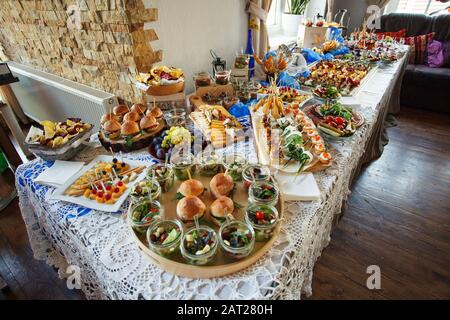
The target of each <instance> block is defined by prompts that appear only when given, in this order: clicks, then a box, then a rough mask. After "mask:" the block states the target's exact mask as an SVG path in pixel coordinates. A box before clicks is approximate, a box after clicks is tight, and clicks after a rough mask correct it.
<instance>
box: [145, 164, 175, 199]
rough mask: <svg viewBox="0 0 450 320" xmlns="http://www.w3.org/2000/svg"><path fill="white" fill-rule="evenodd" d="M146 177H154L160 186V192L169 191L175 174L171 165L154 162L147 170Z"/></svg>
mask: <svg viewBox="0 0 450 320" xmlns="http://www.w3.org/2000/svg"><path fill="white" fill-rule="evenodd" d="M147 177H148V179H153V177H154V179H155V180H156V181H158V183H159V185H160V186H161V191H162V192H164V193H165V192H169V191H170V189H171V188H172V186H173V183H174V180H175V174H174V172H173V169H172V166H171V165H170V164H165V163H155V164H154V165H152V166H151V167H150V168H149V170H148V171H147Z"/></svg>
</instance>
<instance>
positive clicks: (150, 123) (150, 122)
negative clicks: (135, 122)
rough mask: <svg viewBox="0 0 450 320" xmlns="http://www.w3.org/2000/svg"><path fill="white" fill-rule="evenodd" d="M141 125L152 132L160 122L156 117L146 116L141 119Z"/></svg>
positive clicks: (142, 128) (143, 128)
mask: <svg viewBox="0 0 450 320" xmlns="http://www.w3.org/2000/svg"><path fill="white" fill-rule="evenodd" d="M139 125H140V127H141V130H144V131H146V132H151V131H153V130H155V129H156V127H158V122H157V121H156V119H155V117H152V116H145V117H143V118H142V119H141V121H140V122H139Z"/></svg>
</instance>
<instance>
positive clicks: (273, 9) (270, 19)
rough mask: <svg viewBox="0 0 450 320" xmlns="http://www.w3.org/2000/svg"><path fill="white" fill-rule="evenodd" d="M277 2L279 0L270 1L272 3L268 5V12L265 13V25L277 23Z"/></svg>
mask: <svg viewBox="0 0 450 320" xmlns="http://www.w3.org/2000/svg"><path fill="white" fill-rule="evenodd" d="M278 2H280V0H274V1H272V5H271V6H270V10H269V14H268V15H267V21H266V25H267V26H276V25H277V24H279V21H278V20H279V17H278V10H279V9H278V8H279V4H278ZM277 22H278V23H277Z"/></svg>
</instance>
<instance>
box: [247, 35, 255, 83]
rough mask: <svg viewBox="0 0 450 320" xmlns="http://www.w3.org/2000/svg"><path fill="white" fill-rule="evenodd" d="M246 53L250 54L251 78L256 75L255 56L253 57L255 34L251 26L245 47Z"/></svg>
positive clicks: (249, 67)
mask: <svg viewBox="0 0 450 320" xmlns="http://www.w3.org/2000/svg"><path fill="white" fill-rule="evenodd" d="M245 53H246V54H248V55H249V56H250V60H249V63H248V69H249V71H250V78H253V77H254V76H255V58H254V57H253V53H254V51H253V36H252V29H250V28H249V29H248V36H247V48H246V49H245Z"/></svg>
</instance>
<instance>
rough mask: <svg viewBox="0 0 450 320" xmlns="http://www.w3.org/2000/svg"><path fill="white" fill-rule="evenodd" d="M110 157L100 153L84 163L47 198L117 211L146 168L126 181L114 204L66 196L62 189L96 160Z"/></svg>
mask: <svg viewBox="0 0 450 320" xmlns="http://www.w3.org/2000/svg"><path fill="white" fill-rule="evenodd" d="M112 159H113V157H112V156H107V155H100V156H97V157H95V158H94V159H93V160H92V161H91V162H90V163H89V164H88V165H86V166H85V167H84V168H83V169H81V170H80V171H79V172H78V173H76V174H75V175H74V176H72V177H71V178H70V179H69V180H67V182H66V183H65V184H63V185H62V186H60V187H59V188H57V189H56V190H55V191H54V192H53V194H52V195H50V196H49V198H48V199H50V200H62V201H66V202H71V203H75V204H78V205H80V206H83V207H86V208H89V209H94V210H99V211H105V212H117V211H119V209H120V206H121V205H122V203H123V202H124V201H125V199H126V198H127V197H128V195H129V193H130V191H131V187H132V186H133V185H134V184H136V183H137V182H139V181H141V180H142V179H144V178H145V174H146V172H145V171H146V170H143V171H142V172H141V173H140V174H139V175H138V177H137V178H136V180H134V181H133V182H130V183H127V189H126V190H125V192H124V193H123V194H122V195H121V196H120V198H118V199H117V201H116V202H115V203H114V204H106V203H98V202H96V201H94V200H90V199H86V198H85V197H83V196H80V197H73V196H67V195H65V194H64V191H66V190H67V189H68V188H69V187H70V186H71V185H72V184H73V183H74V182H75V181H76V180H77V179H78V178H79V177H81V176H82V175H83V174H84V173H85V172H87V171H88V170H90V169H91V168H92V167H93V166H94V165H95V164H96V163H97V162H100V161H103V162H110V161H112ZM124 161H125V162H126V163H128V164H129V165H130V166H132V167H137V166H143V165H144V166H145V165H146V164H145V163H144V162H142V161H137V160H129V159H124Z"/></svg>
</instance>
